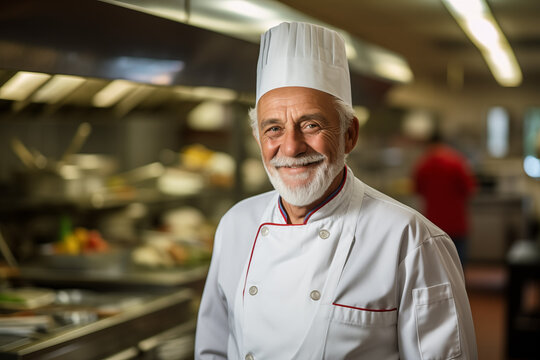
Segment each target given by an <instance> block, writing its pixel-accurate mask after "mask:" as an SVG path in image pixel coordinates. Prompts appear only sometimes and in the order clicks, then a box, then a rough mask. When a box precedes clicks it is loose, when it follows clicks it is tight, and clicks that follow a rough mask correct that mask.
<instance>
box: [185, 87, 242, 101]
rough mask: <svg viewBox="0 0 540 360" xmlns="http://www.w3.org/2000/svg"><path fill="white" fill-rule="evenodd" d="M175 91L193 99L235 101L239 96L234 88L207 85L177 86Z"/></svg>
mask: <svg viewBox="0 0 540 360" xmlns="http://www.w3.org/2000/svg"><path fill="white" fill-rule="evenodd" d="M174 91H175V92H176V93H177V94H178V95H180V96H181V97H182V98H184V99H193V100H216V101H221V102H228V101H233V100H235V99H236V98H237V97H238V93H237V92H236V91H234V90H231V89H225V88H217V87H207V86H198V87H188V86H175V87H174Z"/></svg>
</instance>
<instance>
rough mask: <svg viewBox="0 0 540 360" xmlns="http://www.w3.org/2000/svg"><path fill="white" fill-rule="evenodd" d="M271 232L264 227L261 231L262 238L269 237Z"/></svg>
mask: <svg viewBox="0 0 540 360" xmlns="http://www.w3.org/2000/svg"><path fill="white" fill-rule="evenodd" d="M269 232H270V230H269V229H268V228H267V227H266V226H263V228H262V229H261V234H262V236H266V235H268V233H269Z"/></svg>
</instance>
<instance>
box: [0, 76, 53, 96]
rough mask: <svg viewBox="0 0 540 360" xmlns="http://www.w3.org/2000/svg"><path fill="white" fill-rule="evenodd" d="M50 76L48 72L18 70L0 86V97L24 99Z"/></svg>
mask: <svg viewBox="0 0 540 360" xmlns="http://www.w3.org/2000/svg"><path fill="white" fill-rule="evenodd" d="M50 77H51V75H48V74H42V73H35V72H27V71H19V72H18V73H16V74H15V75H13V77H12V78H11V79H9V80H8V81H7V82H6V83H5V84H4V85H3V86H2V87H1V88H0V99H6V100H16V101H21V100H24V99H26V98H27V97H28V96H29V95H30V94H32V93H33V92H34V91H35V90H36V89H37V88H39V87H40V86H41V85H42V84H43V83H44V82H45V81H47V80H49V78H50Z"/></svg>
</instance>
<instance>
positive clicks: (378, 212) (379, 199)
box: [362, 186, 448, 253]
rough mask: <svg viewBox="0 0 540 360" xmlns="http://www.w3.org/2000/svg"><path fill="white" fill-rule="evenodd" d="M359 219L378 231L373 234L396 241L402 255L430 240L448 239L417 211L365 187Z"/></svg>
mask: <svg viewBox="0 0 540 360" xmlns="http://www.w3.org/2000/svg"><path fill="white" fill-rule="evenodd" d="M362 217H363V218H364V221H365V223H366V224H370V226H374V227H377V228H379V230H377V231H376V232H377V233H380V234H381V235H382V236H383V237H384V239H386V240H387V241H395V242H398V243H399V246H400V247H401V248H402V250H403V251H404V252H405V253H407V252H408V251H411V250H412V249H414V248H416V247H418V246H421V245H422V243H424V242H425V241H428V240H430V239H437V238H443V237H446V238H447V237H448V236H447V235H446V234H445V232H444V231H442V230H441V229H440V228H439V227H437V226H436V225H434V224H433V223H432V222H431V221H429V220H428V219H427V218H426V217H424V216H423V215H422V214H420V213H419V212H418V211H416V210H414V209H413V208H411V207H409V206H407V205H405V204H403V203H401V202H399V201H397V200H395V199H393V198H391V197H389V196H387V195H385V194H383V193H381V192H380V191H378V190H375V189H373V188H371V187H369V186H365V191H364V199H363V201H362ZM374 230H375V229H374ZM395 245H398V244H395Z"/></svg>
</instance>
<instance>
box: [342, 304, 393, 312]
mask: <svg viewBox="0 0 540 360" xmlns="http://www.w3.org/2000/svg"><path fill="white" fill-rule="evenodd" d="M332 305H335V306H341V307H344V308H349V309H355V310H362V311H371V312H389V311H396V310H397V308H392V309H365V308H360V307H356V306H349V305H343V304H338V303H332Z"/></svg>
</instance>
